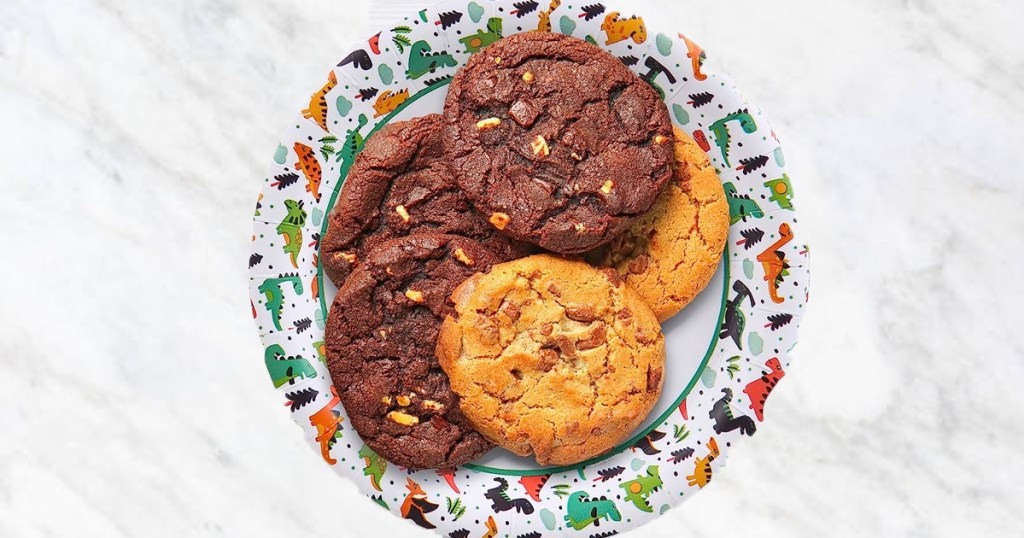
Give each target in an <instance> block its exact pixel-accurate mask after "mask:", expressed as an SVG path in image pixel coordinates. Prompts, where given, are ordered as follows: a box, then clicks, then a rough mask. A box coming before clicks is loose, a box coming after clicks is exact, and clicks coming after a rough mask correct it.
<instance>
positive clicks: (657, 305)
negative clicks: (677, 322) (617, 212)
mask: <svg viewBox="0 0 1024 538" xmlns="http://www.w3.org/2000/svg"><path fill="white" fill-rule="evenodd" d="M674 161H675V163H674V170H675V173H674V177H673V180H672V181H671V182H670V183H669V185H668V187H666V188H665V191H664V192H663V193H662V194H661V197H659V198H658V201H657V202H655V204H654V207H652V208H651V210H650V211H649V212H648V213H647V214H646V215H644V216H643V217H641V218H640V219H639V220H637V221H636V222H635V223H633V225H632V226H631V227H630V228H629V229H628V230H627V231H625V232H624V233H623V234H622V235H620V236H618V237H616V238H615V239H614V240H612V242H611V243H609V244H607V245H605V246H603V247H601V248H600V249H597V250H595V251H593V252H590V253H589V254H587V255H586V256H585V259H586V260H587V261H588V262H590V263H593V264H595V265H600V266H608V267H614V268H615V270H616V271H617V272H618V274H619V276H620V277H621V278H622V279H624V280H625V281H626V283H628V284H629V285H630V286H632V287H633V289H635V290H636V291H637V292H638V293H639V294H640V296H641V297H643V298H644V300H645V301H647V304H649V305H650V306H651V310H653V311H654V313H655V314H656V315H657V316H658V320H659V321H662V322H663V321H665V320H667V319H669V318H671V317H672V316H674V315H675V314H676V313H678V312H679V311H680V310H682V309H683V308H684V307H686V305H688V304H690V302H691V301H693V299H694V298H695V297H696V296H697V294H699V293H700V292H701V291H703V290H704V288H705V287H707V285H708V283H709V282H711V278H712V277H713V276H714V275H715V271H717V270H718V265H719V263H720V262H721V258H722V251H723V249H724V248H725V242H726V241H727V240H728V237H729V205H728V202H727V201H726V198H725V191H724V190H723V189H722V183H721V180H720V179H719V178H718V174H717V173H716V172H715V168H714V166H712V165H711V161H710V160H709V159H708V156H707V154H706V153H705V152H704V151H703V150H702V149H701V148H700V146H698V145H697V142H696V141H694V140H693V138H691V137H690V136H689V135H688V134H686V133H684V132H683V131H681V130H679V129H678V128H676V133H675V156H674Z"/></svg>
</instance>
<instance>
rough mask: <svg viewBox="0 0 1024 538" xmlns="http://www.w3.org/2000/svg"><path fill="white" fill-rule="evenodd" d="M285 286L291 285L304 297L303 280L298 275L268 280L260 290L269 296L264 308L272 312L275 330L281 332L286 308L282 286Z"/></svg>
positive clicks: (296, 292) (297, 293) (261, 285)
mask: <svg viewBox="0 0 1024 538" xmlns="http://www.w3.org/2000/svg"><path fill="white" fill-rule="evenodd" d="M285 284H291V285H292V288H293V289H294V290H295V294H296V295H302V293H303V288H302V280H301V279H300V278H299V275H297V274H292V275H281V276H278V277H275V278H268V279H266V280H264V281H263V284H260V287H259V288H258V289H259V292H260V293H262V294H264V295H266V296H267V302H266V304H265V305H264V306H265V307H266V309H267V311H268V312H270V317H271V319H273V321H274V328H275V329H277V330H279V331H280V330H281V309H282V308H283V307H284V292H283V291H282V290H281V286H283V285H285Z"/></svg>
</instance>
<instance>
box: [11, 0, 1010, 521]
mask: <svg viewBox="0 0 1024 538" xmlns="http://www.w3.org/2000/svg"><path fill="white" fill-rule="evenodd" d="M361 4H362V3H356V2H348V1H346V2H341V1H334V2H328V1H323V0H304V1H302V2H299V1H287V0H246V1H242V0H167V1H162V2H136V1H128V0H66V1H60V2H58V1H54V0H48V1H44V0H4V1H3V2H0V118H2V120H3V121H2V124H3V128H2V130H0V219H2V229H3V233H2V234H0V252H2V253H3V255H2V260H3V264H2V265H3V268H4V269H3V273H2V276H0V297H3V300H2V302H0V305H2V306H0V327H2V329H0V379H2V381H3V390H2V391H0V425H2V427H3V433H2V434H0V536H4V537H35V536H75V537H80V536H97V537H121V536H132V537H134V536H221V535H223V536H248V537H257V536H267V537H271V536H275V537H276V536H299V535H307V536H313V535H316V536H409V537H414V536H424V537H425V536H429V535H428V534H426V533H424V532H423V531H420V530H418V529H415V528H413V527H411V526H410V525H407V524H406V523H405V522H402V521H399V520H398V519H396V518H393V517H392V516H390V515H388V514H387V513H385V512H384V511H381V510H377V509H374V508H373V507H372V506H371V505H370V504H369V503H368V502H367V501H366V500H364V499H362V498H360V497H358V496H357V495H356V490H355V487H354V486H352V485H351V484H348V483H345V482H344V481H343V480H342V479H340V478H338V477H337V476H336V475H335V474H334V473H332V472H331V471H330V470H329V469H328V468H327V467H325V466H324V465H323V463H322V462H321V461H320V459H319V457H317V455H316V454H315V453H314V452H313V451H312V450H310V448H309V447H308V446H306V445H305V444H304V443H303V441H302V439H301V437H300V436H299V435H297V433H298V430H297V429H296V428H295V426H294V425H293V424H292V423H291V422H290V419H289V416H288V414H287V413H286V412H285V410H284V409H283V408H282V407H281V401H280V399H279V398H278V397H277V395H276V394H275V392H274V391H273V390H271V389H270V385H269V383H268V382H267V379H266V374H265V373H264V372H263V368H262V365H261V362H260V360H259V357H260V356H261V354H260V348H259V343H258V341H257V338H256V332H255V330H254V328H253V326H252V324H251V321H250V320H249V316H248V311H249V306H248V301H247V297H246V294H247V290H246V271H245V265H244V262H243V260H244V259H245V258H246V256H247V254H248V248H249V243H248V235H249V229H250V216H251V207H252V203H253V200H254V198H255V195H256V192H257V189H258V186H259V179H260V178H261V177H262V174H263V171H264V168H265V165H266V164H267V162H268V161H267V160H268V158H269V155H270V154H271V152H272V151H273V148H275V147H276V144H277V139H278V138H277V137H278V134H279V133H280V132H281V131H282V129H283V128H284V127H285V122H286V121H287V120H288V118H289V117H290V116H289V115H290V113H291V112H293V111H295V110H297V109H298V108H300V106H301V105H302V104H304V103H305V102H306V101H305V100H306V99H308V96H309V93H310V92H311V91H312V90H313V89H314V88H315V86H316V84H317V81H318V80H319V78H318V77H319V76H321V75H322V74H323V72H324V70H325V69H326V68H328V67H329V66H331V65H333V64H334V63H336V61H337V60H338V57H339V53H340V52H341V51H342V50H343V48H344V47H345V45H346V43H347V42H349V41H350V40H353V39H356V38H359V37H363V36H364V35H365V34H367V31H368V30H369V27H368V23H367V20H368V19H367V14H368V8H367V7H365V6H363V5H361ZM631 4H632V5H633V6H635V11H636V12H637V13H641V14H648V16H650V15H649V14H655V13H657V14H659V15H658V18H659V19H661V20H662V21H663V22H665V23H669V22H671V23H672V24H673V25H674V26H675V27H677V28H679V29H681V30H685V31H686V32H687V33H688V34H689V35H690V36H691V37H694V38H696V39H697V40H698V42H700V43H701V44H703V45H704V46H705V47H706V48H707V49H708V50H709V51H710V54H712V55H714V56H717V57H718V58H719V59H720V61H721V62H722V64H723V65H724V66H725V67H726V68H727V70H728V71H729V72H730V73H732V74H733V75H734V77H735V78H736V79H737V80H738V81H739V83H740V84H741V86H742V87H743V88H744V89H745V90H746V91H747V92H748V94H749V95H750V96H751V98H752V99H753V100H754V101H756V102H757V103H759V104H760V105H761V106H762V107H763V108H764V109H765V110H766V111H767V112H768V113H769V115H770V117H771V118H773V123H774V126H775V128H776V131H777V132H778V134H779V136H780V138H781V139H782V140H783V142H784V144H785V147H786V154H787V157H788V159H787V160H788V161H789V162H790V167H791V175H792V177H793V178H794V185H795V187H796V190H797V193H798V207H799V209H800V211H801V212H802V222H803V223H805V225H806V226H808V227H809V228H810V230H811V239H812V243H811V245H812V251H813V264H814V270H813V286H812V305H811V308H810V312H809V314H810V315H809V318H808V319H807V321H806V322H805V325H804V329H803V337H802V344H801V345H800V346H799V347H798V348H797V351H796V357H797V360H796V362H795V364H794V367H793V368H792V369H791V370H790V372H789V374H790V375H787V376H786V378H785V380H783V382H782V383H781V385H780V389H779V390H778V391H777V392H776V393H775V395H774V396H773V399H772V401H771V402H770V404H769V406H768V407H769V408H768V421H767V422H765V424H764V425H763V427H761V428H759V429H758V433H757V436H756V437H754V438H753V440H751V441H750V442H747V443H744V445H743V446H740V447H738V448H737V449H736V450H734V451H732V452H731V455H730V459H729V462H728V467H727V468H726V470H725V471H724V472H722V473H720V474H718V475H716V477H715V481H714V483H713V484H712V486H711V487H710V488H708V489H707V490H705V491H704V492H702V494H701V495H699V496H697V497H696V498H694V499H693V500H691V501H689V502H688V503H686V504H684V505H683V507H682V508H681V509H678V510H675V511H673V512H670V513H669V514H668V515H666V516H665V517H663V518H661V519H660V520H659V521H658V522H656V523H654V524H652V525H650V526H648V527H646V528H645V530H644V531H643V532H642V533H637V534H636V535H638V536H639V535H642V536H651V537H669V536H672V537H677V536H692V537H711V536H755V535H759V536H763V535H769V536H1011V535H1017V536H1020V535H1021V533H1022V532H1024V512H1022V511H1021V509H1020V507H1021V506H1022V505H1024V495H1022V492H1021V484H1022V483H1024V464H1022V463H1021V461H1022V459H1021V456H1020V454H1021V452H1022V451H1024V389H1022V388H1021V385H1022V383H1024V336H1022V335H1024V331H1022V330H1021V328H1020V322H1021V321H1024V315H1022V314H1021V307H1020V304H1019V302H1020V300H1021V298H1022V297H1024V284H1022V279H1021V277H1022V270H1021V262H1022V261H1024V260H1022V256H1021V255H1020V250H1021V249H1022V248H1024V239H1022V238H1024V216H1022V212H1021V209H1020V204H1021V202H1022V201H1024V179H1022V175H1021V174H1022V170H1024V158H1022V153H1024V151H1022V150H1021V148H1020V145H1021V143H1022V142H1024V38H1022V36H1021V29H1020V23H1021V22H1022V21H1024V4H1022V3H1021V2H1019V1H1018V0H979V1H977V2H970V3H968V2H955V1H953V0H949V1H943V0H902V1H896V0H888V1H883V0H836V1H832V2H827V3H824V4H823V3H821V2H817V1H811V0H777V1H774V2H763V1H759V0H738V1H733V2H707V3H705V4H698V3H697V2H692V1H684V2H675V1H673V2H668V1H661V2H658V1H633V2H631ZM698 6H700V7H698ZM1015 506H1016V508H1014V507H1015Z"/></svg>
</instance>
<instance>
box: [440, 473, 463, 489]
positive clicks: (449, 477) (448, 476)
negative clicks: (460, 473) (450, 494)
mask: <svg viewBox="0 0 1024 538" xmlns="http://www.w3.org/2000/svg"><path fill="white" fill-rule="evenodd" d="M455 471H456V468H455V467H447V468H444V469H438V470H437V476H440V477H441V478H444V481H445V482H447V483H448V487H450V488H452V491H454V492H455V493H462V492H461V491H459V486H457V485H456V484H455Z"/></svg>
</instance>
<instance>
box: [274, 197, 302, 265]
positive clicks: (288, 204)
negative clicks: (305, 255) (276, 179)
mask: <svg viewBox="0 0 1024 538" xmlns="http://www.w3.org/2000/svg"><path fill="white" fill-rule="evenodd" d="M303 205H304V202H303V201H301V200H299V201H295V200H285V201H284V206H285V208H287V209H288V214H287V215H286V216H285V217H284V220H283V221H281V224H278V225H277V233H279V234H281V237H283V238H284V246H283V247H281V248H282V250H284V252H285V254H287V255H288V256H289V258H290V259H291V262H292V267H295V268H296V269H298V268H299V251H301V250H302V227H303V226H305V225H306V210H305V209H303V207H302V206H303Z"/></svg>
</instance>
